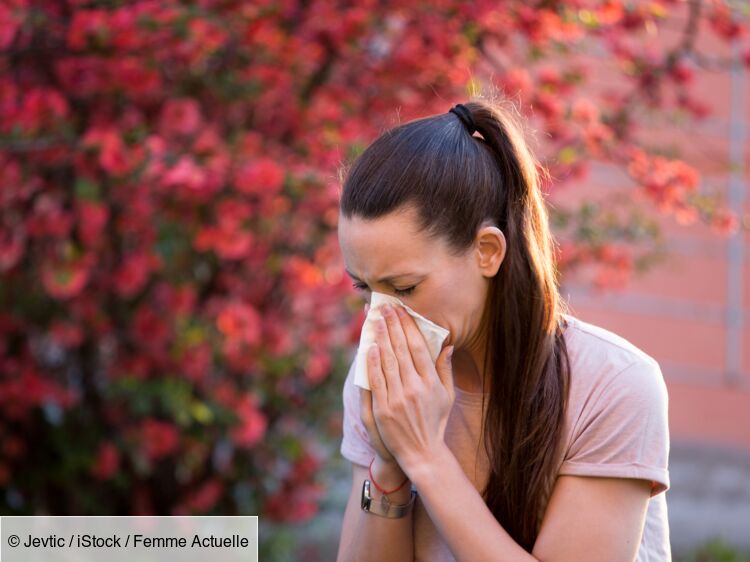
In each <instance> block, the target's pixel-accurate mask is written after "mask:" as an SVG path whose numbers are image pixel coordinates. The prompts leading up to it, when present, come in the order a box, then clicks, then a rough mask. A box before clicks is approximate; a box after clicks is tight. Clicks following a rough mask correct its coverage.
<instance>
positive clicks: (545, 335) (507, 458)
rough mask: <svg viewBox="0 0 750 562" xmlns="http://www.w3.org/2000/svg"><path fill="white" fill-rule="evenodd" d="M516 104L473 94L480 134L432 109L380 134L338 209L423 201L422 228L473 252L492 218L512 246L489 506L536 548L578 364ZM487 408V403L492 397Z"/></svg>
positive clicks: (498, 282)
mask: <svg viewBox="0 0 750 562" xmlns="http://www.w3.org/2000/svg"><path fill="white" fill-rule="evenodd" d="M506 104H507V102H506V100H500V99H495V100H492V101H489V100H484V99H480V98H478V97H475V98H472V101H469V102H468V103H465V104H464V105H465V106H466V107H467V108H468V110H469V111H470V112H471V116H472V118H473V120H474V122H475V124H476V128H477V133H479V134H480V135H481V137H478V136H473V135H470V134H469V132H468V130H467V129H466V127H465V126H464V124H463V123H462V121H461V120H460V119H459V118H458V117H457V116H456V115H455V114H453V113H450V112H446V113H444V114H440V115H432V116H428V117H424V118H420V119H415V120H413V121H410V122H407V123H404V124H401V125H398V126H396V127H394V128H392V129H390V130H387V131H385V132H384V133H383V134H381V135H380V136H379V137H378V138H377V139H376V140H375V141H374V142H373V143H372V144H371V145H370V146H369V147H367V149H366V150H365V151H364V152H363V153H362V154H361V155H359V156H358V157H357V158H356V160H355V161H354V162H353V163H352V165H351V166H350V168H349V169H348V170H346V171H345V173H344V176H345V178H346V179H345V181H344V185H343V190H342V194H341V201H340V212H341V213H342V215H343V216H345V217H346V218H351V217H352V216H353V215H356V216H358V217H361V218H365V219H374V218H378V217H381V216H383V215H386V214H388V213H390V212H392V211H395V210H397V209H399V208H400V207H402V206H403V205H407V204H410V205H414V206H415V208H416V209H417V212H418V217H419V222H420V224H419V226H420V228H421V229H422V230H423V231H425V232H426V233H427V235H428V237H430V238H435V237H438V236H439V237H443V238H444V239H445V241H446V242H447V243H448V246H449V248H450V249H451V251H455V255H461V254H462V253H464V252H466V251H467V250H468V249H469V248H470V246H471V245H472V243H473V242H474V238H475V236H476V232H477V230H478V229H479V227H480V225H481V224H482V222H483V221H484V220H486V219H490V220H492V221H494V224H495V225H496V226H497V227H498V228H500V230H502V232H503V234H504V235H505V239H506V243H507V248H506V253H505V258H504V260H503V262H502V264H501V266H500V269H499V271H498V273H497V274H496V275H495V276H494V277H493V278H492V280H491V285H490V288H489V293H488V298H487V301H486V303H485V308H484V313H483V319H482V326H483V327H482V329H484V330H487V332H486V334H487V341H488V345H489V346H490V349H489V350H488V353H486V354H485V357H486V360H485V365H484V367H483V371H482V373H491V376H490V383H489V388H490V390H489V393H488V395H489V398H488V402H487V413H486V416H485V418H483V432H484V436H485V450H486V452H487V455H488V457H489V460H490V473H489V479H488V481H487V485H486V487H485V488H484V490H483V491H482V497H483V498H484V501H485V503H486V504H487V506H488V507H489V509H490V510H491V511H492V513H493V515H494V516H495V518H496V519H497V521H498V522H499V523H500V524H501V525H502V527H503V528H504V529H505V530H506V531H507V532H508V533H509V534H510V536H511V537H513V539H514V540H515V541H516V542H517V543H518V544H520V545H521V546H522V547H523V548H524V549H526V550H527V551H528V552H531V550H532V548H533V546H534V542H535V541H536V537H537V534H538V532H539V526H540V524H541V519H542V515H543V510H544V509H545V507H546V504H547V501H548V499H549V493H550V491H551V487H552V484H553V483H554V479H555V477H556V475H557V470H558V468H559V456H558V455H559V453H560V451H561V447H562V444H561V443H560V441H561V436H562V431H563V422H564V413H565V408H566V406H567V399H568V388H569V379H570V363H569V358H568V353H567V349H566V346H565V340H564V338H563V337H562V334H563V329H564V326H565V325H566V323H565V319H564V318H563V314H564V313H566V312H567V308H566V305H565V302H564V301H563V300H562V299H561V297H560V294H559V290H558V281H559V279H558V270H557V267H556V263H555V259H554V253H553V250H554V248H553V244H554V243H555V242H554V240H553V238H552V235H551V233H550V230H549V219H548V215H547V210H546V208H545V201H544V197H543V193H542V191H541V187H540V179H541V178H540V173H545V172H544V170H543V169H542V168H541V167H540V166H538V163H537V161H536V160H535V159H534V157H533V156H532V154H531V152H530V150H529V148H528V146H527V144H526V141H525V140H524V138H523V135H522V129H521V127H520V125H519V124H518V123H517V122H516V120H515V117H514V115H513V111H512V110H513V109H514V108H513V106H511V105H509V104H508V106H507V107H506ZM483 406H484V401H483Z"/></svg>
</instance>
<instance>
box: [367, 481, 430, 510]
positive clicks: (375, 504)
mask: <svg viewBox="0 0 750 562" xmlns="http://www.w3.org/2000/svg"><path fill="white" fill-rule="evenodd" d="M370 486H371V482H370V481H369V480H367V479H365V481H364V482H363V483H362V502H361V503H362V506H361V507H362V511H366V512H367V513H373V514H375V515H380V516H381V517H387V518H389V519H399V518H401V517H404V516H406V515H408V513H409V512H410V511H411V509H412V506H413V505H414V501H415V499H416V497H417V491H416V490H415V489H414V487H413V486H412V490H411V497H410V498H409V501H408V502H406V503H404V504H395V503H391V500H390V499H389V498H388V496H387V495H383V496H382V497H381V498H380V499H375V498H373V497H372V494H371V493H370Z"/></svg>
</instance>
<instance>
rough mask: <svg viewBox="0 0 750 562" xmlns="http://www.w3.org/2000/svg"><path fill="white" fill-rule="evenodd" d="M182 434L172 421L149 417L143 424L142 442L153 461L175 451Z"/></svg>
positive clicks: (147, 454) (144, 449)
mask: <svg viewBox="0 0 750 562" xmlns="http://www.w3.org/2000/svg"><path fill="white" fill-rule="evenodd" d="M179 441H180V434H179V432H178V431H177V428H176V427H175V426H174V424H172V423H170V422H165V421H160V420H155V419H151V418H150V419H147V420H145V421H144V422H143V423H142V424H141V444H142V446H143V451H144V452H145V453H146V456H147V457H148V458H149V459H150V460H151V461H156V460H159V459H161V458H163V457H165V456H167V455H169V454H171V453H173V452H174V451H175V450H176V449H177V446H178V444H179Z"/></svg>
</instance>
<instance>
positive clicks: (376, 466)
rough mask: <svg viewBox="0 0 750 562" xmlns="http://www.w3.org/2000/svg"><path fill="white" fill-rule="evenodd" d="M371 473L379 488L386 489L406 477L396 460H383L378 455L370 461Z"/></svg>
mask: <svg viewBox="0 0 750 562" xmlns="http://www.w3.org/2000/svg"><path fill="white" fill-rule="evenodd" d="M372 475H373V476H374V477H375V479H376V480H377V482H378V484H379V485H380V487H381V488H385V489H388V490H391V489H393V488H395V487H396V486H398V485H399V484H401V482H403V481H404V479H405V478H406V473H405V472H404V471H403V470H402V469H401V467H400V466H399V464H398V463H397V462H393V461H384V460H383V459H381V458H380V457H379V456H376V457H375V460H374V461H373V463H372ZM407 485H408V484H407Z"/></svg>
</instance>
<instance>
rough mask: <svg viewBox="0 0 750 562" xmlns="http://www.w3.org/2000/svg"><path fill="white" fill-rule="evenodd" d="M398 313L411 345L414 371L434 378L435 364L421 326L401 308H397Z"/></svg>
mask: <svg viewBox="0 0 750 562" xmlns="http://www.w3.org/2000/svg"><path fill="white" fill-rule="evenodd" d="M397 313H398V315H399V317H400V319H401V326H402V328H403V331H404V334H405V337H406V340H407V341H408V343H409V349H410V350H411V358H412V361H413V364H414V370H416V371H417V373H418V374H419V375H420V376H423V377H430V376H433V371H434V369H433V366H434V365H435V363H434V362H433V360H432V356H431V355H430V350H429V349H428V348H427V342H426V341H425V339H424V335H423V334H422V331H421V330H420V329H419V326H417V321H416V320H414V318H412V316H411V314H409V313H408V312H406V311H405V310H404V309H403V308H401V307H397Z"/></svg>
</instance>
